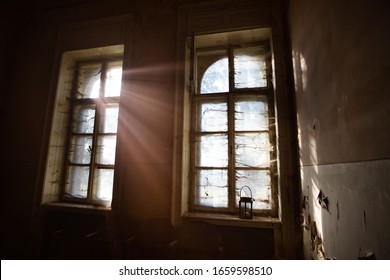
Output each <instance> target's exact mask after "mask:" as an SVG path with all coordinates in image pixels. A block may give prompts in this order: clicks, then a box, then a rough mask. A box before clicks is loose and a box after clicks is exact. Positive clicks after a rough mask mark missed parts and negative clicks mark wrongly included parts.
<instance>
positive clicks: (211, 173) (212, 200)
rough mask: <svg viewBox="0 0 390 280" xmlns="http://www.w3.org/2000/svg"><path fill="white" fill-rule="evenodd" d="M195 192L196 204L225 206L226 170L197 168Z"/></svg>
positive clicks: (226, 190)
mask: <svg viewBox="0 0 390 280" xmlns="http://www.w3.org/2000/svg"><path fill="white" fill-rule="evenodd" d="M195 193H196V197H195V204H196V205H199V206H209V207H227V206H228V176H227V170H217V169H213V170H199V171H198V172H197V174H196V188H195Z"/></svg>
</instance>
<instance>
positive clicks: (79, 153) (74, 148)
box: [69, 136, 92, 164]
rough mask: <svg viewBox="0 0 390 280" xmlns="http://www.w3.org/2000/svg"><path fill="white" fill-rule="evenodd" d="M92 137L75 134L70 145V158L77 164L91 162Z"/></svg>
mask: <svg viewBox="0 0 390 280" xmlns="http://www.w3.org/2000/svg"><path fill="white" fill-rule="evenodd" d="M91 153H92V137H91V136H73V137H72V139H71V143H70V147H69V160H70V162H72V163H77V164H89V163H90V162H91Z"/></svg>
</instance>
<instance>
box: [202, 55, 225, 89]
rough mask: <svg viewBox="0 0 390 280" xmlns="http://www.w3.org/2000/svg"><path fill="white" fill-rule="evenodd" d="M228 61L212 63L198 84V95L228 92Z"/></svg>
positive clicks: (221, 60) (223, 59)
mask: <svg viewBox="0 0 390 280" xmlns="http://www.w3.org/2000/svg"><path fill="white" fill-rule="evenodd" d="M228 69H229V66H228V59H227V58H222V59H220V60H218V61H216V62H214V63H213V64H212V65H211V66H210V67H209V68H207V70H206V71H205V73H204V75H203V77H202V81H201V84H200V93H218V92H228V91H229V74H228V73H229V70H228Z"/></svg>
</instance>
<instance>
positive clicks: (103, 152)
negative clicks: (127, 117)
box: [96, 136, 116, 164]
mask: <svg viewBox="0 0 390 280" xmlns="http://www.w3.org/2000/svg"><path fill="white" fill-rule="evenodd" d="M115 148H116V136H100V137H99V138H98V146H97V150H96V162H97V163H98V164H115Z"/></svg>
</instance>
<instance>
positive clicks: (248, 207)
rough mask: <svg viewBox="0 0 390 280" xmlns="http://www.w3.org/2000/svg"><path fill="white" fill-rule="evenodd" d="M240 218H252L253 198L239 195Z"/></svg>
mask: <svg viewBox="0 0 390 280" xmlns="http://www.w3.org/2000/svg"><path fill="white" fill-rule="evenodd" d="M239 214H240V215H239V216H240V219H252V218H253V199H252V198H251V197H241V198H240V201H239Z"/></svg>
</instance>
